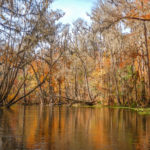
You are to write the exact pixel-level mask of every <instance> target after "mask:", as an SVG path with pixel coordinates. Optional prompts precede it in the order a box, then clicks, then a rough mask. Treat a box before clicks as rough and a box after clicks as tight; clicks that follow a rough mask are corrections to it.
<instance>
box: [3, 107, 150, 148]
mask: <svg viewBox="0 0 150 150" xmlns="http://www.w3.org/2000/svg"><path fill="white" fill-rule="evenodd" d="M28 149H35V150H149V149H150V116H149V115H147V116H142V115H138V114H137V113H136V112H134V111H131V110H125V109H111V108H68V107H50V106H43V107H40V106H26V107H24V106H15V107H13V108H12V109H11V110H6V109H5V110H0V150H28Z"/></svg>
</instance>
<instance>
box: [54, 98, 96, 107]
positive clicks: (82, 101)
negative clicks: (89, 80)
mask: <svg viewBox="0 0 150 150" xmlns="http://www.w3.org/2000/svg"><path fill="white" fill-rule="evenodd" d="M55 97H56V98H64V99H66V100H69V101H67V102H68V103H70V104H69V106H72V105H73V104H83V105H89V106H93V105H96V104H97V101H94V100H93V101H84V100H75V99H72V98H68V97H64V96H55Z"/></svg>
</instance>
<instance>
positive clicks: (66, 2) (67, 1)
mask: <svg viewBox="0 0 150 150" xmlns="http://www.w3.org/2000/svg"><path fill="white" fill-rule="evenodd" d="M96 2H97V0H54V2H53V4H52V8H53V9H54V10H55V9H61V10H62V11H63V12H65V16H64V17H63V18H61V20H60V21H61V22H62V23H64V24H67V23H69V24H72V22H73V21H75V20H76V19H77V18H83V19H84V20H85V21H87V22H90V19H89V17H88V16H87V15H86V13H90V12H91V9H92V7H93V6H94V4H95V3H96Z"/></svg>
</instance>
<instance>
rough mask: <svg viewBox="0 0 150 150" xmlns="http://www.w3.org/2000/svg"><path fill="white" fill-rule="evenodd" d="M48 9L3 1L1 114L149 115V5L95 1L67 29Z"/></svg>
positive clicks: (59, 15)
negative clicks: (22, 109)
mask: <svg viewBox="0 0 150 150" xmlns="http://www.w3.org/2000/svg"><path fill="white" fill-rule="evenodd" d="M52 3H53V1H52V0H46V1H45V0H41V1H39V0H30V1H19V0H18V1H17V0H7V1H6V0H0V10H1V11H0V107H11V106H12V105H14V104H16V103H24V104H26V105H28V104H32V103H38V104H58V105H61V104H63V103H67V104H68V105H69V106H72V105H75V103H81V104H85V105H89V106H92V105H95V104H97V103H98V102H99V101H100V103H101V104H104V105H109V106H111V107H112V106H115V105H117V106H120V107H121V106H125V107H130V108H131V109H132V108H134V107H137V111H141V112H142V110H145V109H146V108H147V107H150V53H149V51H150V31H149V29H150V3H149V1H147V0H145V1H143V0H136V1H127V0H122V1H120V0H105V1H103V0H98V1H97V4H96V5H95V6H94V7H93V9H92V11H91V13H90V14H88V16H89V18H90V20H91V23H88V22H86V21H85V20H83V19H81V18H79V19H77V20H76V21H74V22H73V24H72V26H71V25H68V24H62V23H61V22H60V19H61V18H62V17H64V13H63V12H62V11H61V10H52V8H51V5H52ZM138 107H139V109H138ZM135 110H136V108H135ZM147 111H148V109H147Z"/></svg>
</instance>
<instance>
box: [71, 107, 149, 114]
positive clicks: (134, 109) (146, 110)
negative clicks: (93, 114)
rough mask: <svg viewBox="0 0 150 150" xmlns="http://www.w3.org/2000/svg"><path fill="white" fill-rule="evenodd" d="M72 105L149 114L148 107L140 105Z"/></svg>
mask: <svg viewBox="0 0 150 150" xmlns="http://www.w3.org/2000/svg"><path fill="white" fill-rule="evenodd" d="M72 107H88V108H104V107H106V108H114V109H129V110H133V111H136V112H138V114H140V115H150V107H146V108H142V107H127V106H108V105H102V104H96V105H93V106H89V105H79V104H78V105H73V106H72Z"/></svg>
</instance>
